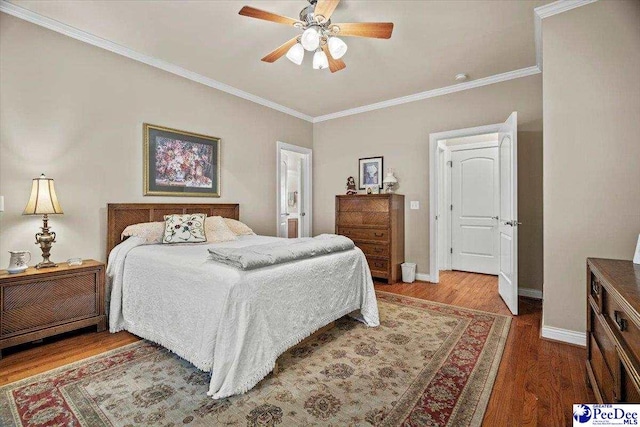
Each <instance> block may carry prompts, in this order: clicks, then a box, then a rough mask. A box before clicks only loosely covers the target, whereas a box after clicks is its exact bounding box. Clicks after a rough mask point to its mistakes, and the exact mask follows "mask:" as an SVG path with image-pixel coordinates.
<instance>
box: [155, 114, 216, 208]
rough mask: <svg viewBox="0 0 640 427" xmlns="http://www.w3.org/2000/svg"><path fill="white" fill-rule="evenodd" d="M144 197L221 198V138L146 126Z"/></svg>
mask: <svg viewBox="0 0 640 427" xmlns="http://www.w3.org/2000/svg"><path fill="white" fill-rule="evenodd" d="M143 130H144V153H143V156H144V195H145V196H199V197H220V138H216V137H213V136H207V135H200V134H197V133H192V132H185V131H182V130H177V129H171V128H166V127H162V126H156V125H150V124H148V123H145V124H144V126H143Z"/></svg>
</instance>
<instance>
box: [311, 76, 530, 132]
mask: <svg viewBox="0 0 640 427" xmlns="http://www.w3.org/2000/svg"><path fill="white" fill-rule="evenodd" d="M539 73H540V69H539V68H538V67H537V66H535V65H534V66H532V67H527V68H521V69H519V70H514V71H508V72H506V73H501V74H494V75H493V76H489V77H483V78H481V79H476V80H472V81H470V82H464V83H458V84H455V85H451V86H445V87H441V88H438V89H433V90H428V91H425V92H420V93H415V94H413V95H407V96H402V97H400V98H394V99H389V100H387V101H382V102H376V103H375V104H369V105H363V106H362V107H356V108H350V109H348V110H343V111H338V112H337V113H331V114H326V115H324V116H318V117H315V118H314V119H313V123H319V122H324V121H327V120H333V119H337V118H339V117H345V116H352V115H354V114H360V113H365V112H367V111H373V110H379V109H381V108H387V107H392V106H394V105H401V104H406V103H409V102H415V101H420V100H423V99H428V98H435V97H436V96H442V95H448V94H450V93H455V92H461V91H464V90H469V89H474V88H477V87H482V86H487V85H492V84H494V83H500V82H506V81H508V80H513V79H519V78H521V77H527V76H533V75H535V74H539Z"/></svg>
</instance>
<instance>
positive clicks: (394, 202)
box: [336, 194, 404, 283]
mask: <svg viewBox="0 0 640 427" xmlns="http://www.w3.org/2000/svg"><path fill="white" fill-rule="evenodd" d="M336 234H342V235H344V236H347V237H349V238H350V239H352V240H353V241H354V242H355V244H356V246H358V247H359V248H360V249H362V251H363V252H364V254H365V256H366V257H367V262H368V263H369V268H370V269H371V275H372V276H373V277H375V278H379V279H386V280H387V281H388V282H389V283H394V282H397V281H398V280H400V277H401V269H400V264H402V263H403V262H404V196H403V195H402V194H367V195H360V194H358V195H340V196H336Z"/></svg>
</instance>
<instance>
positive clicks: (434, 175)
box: [278, 123, 502, 283]
mask: <svg viewBox="0 0 640 427" xmlns="http://www.w3.org/2000/svg"><path fill="white" fill-rule="evenodd" d="M500 126H502V123H495V124H491V125H485V126H476V127H472V128H465V129H455V130H449V131H444V132H434V133H430V134H429V281H430V282H431V283H439V282H440V270H439V265H438V221H440V219H439V218H438V209H439V205H438V189H439V185H440V184H439V180H438V175H439V172H440V169H441V168H442V167H443V166H440V165H439V163H440V162H439V161H438V159H439V158H440V156H439V154H440V153H439V152H438V150H441V149H442V148H439V147H438V141H441V140H443V139H451V138H461V137H465V136H474V135H480V134H485V133H497V132H498V131H499V130H500ZM470 145H471V144H470ZM278 188H280V187H278Z"/></svg>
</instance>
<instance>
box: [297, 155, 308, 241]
mask: <svg viewBox="0 0 640 427" xmlns="http://www.w3.org/2000/svg"><path fill="white" fill-rule="evenodd" d="M304 164H305V159H304V158H300V159H298V201H297V203H298V237H309V236H308V235H305V229H307V228H308V227H305V222H306V216H307V212H306V210H305V209H306V208H305V206H304V204H305V188H304V179H305V177H304V174H305V167H304Z"/></svg>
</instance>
